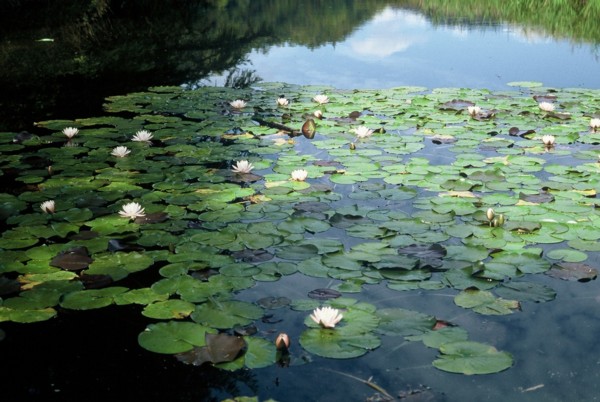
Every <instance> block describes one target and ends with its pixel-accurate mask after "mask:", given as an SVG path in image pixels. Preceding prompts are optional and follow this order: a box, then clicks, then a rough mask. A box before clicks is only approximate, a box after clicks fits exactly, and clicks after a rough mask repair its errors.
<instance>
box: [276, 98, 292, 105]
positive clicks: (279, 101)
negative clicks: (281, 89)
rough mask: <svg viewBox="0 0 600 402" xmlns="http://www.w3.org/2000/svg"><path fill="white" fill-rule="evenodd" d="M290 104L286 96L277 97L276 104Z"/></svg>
mask: <svg viewBox="0 0 600 402" xmlns="http://www.w3.org/2000/svg"><path fill="white" fill-rule="evenodd" d="M289 104H290V101H289V100H287V99H286V98H284V97H283V96H280V97H279V98H277V106H287V105H289Z"/></svg>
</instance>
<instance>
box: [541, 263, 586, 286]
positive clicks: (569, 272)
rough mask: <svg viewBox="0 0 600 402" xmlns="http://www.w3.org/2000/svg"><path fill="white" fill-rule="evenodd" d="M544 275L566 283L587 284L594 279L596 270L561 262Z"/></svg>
mask: <svg viewBox="0 0 600 402" xmlns="http://www.w3.org/2000/svg"><path fill="white" fill-rule="evenodd" d="M546 275H548V276H551V277H553V278H557V279H564V280H567V281H579V282H588V281H590V280H592V279H596V277H597V276H598V270H596V269H595V268H592V267H590V266H589V265H586V264H579V263H569V262H563V263H560V264H555V265H553V266H552V269H550V270H549V271H548V272H546Z"/></svg>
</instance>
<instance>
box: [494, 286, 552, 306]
mask: <svg viewBox="0 0 600 402" xmlns="http://www.w3.org/2000/svg"><path fill="white" fill-rule="evenodd" d="M495 293H496V294H497V295H498V296H500V297H503V298H504V299H514V300H519V301H522V302H524V301H531V302H535V303H541V302H548V301H551V300H554V298H555V297H556V291H555V290H553V289H552V288H549V287H548V286H545V285H541V284H539V283H534V282H507V283H503V284H502V285H500V286H499V287H498V288H497V289H495Z"/></svg>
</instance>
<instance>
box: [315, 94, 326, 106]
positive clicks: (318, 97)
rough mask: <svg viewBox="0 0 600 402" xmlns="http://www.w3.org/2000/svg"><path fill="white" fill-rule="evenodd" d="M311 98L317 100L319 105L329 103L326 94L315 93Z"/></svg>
mask: <svg viewBox="0 0 600 402" xmlns="http://www.w3.org/2000/svg"><path fill="white" fill-rule="evenodd" d="M313 100H314V101H315V102H317V103H318V104H319V105H322V104H324V103H329V97H328V96H327V95H323V94H319V95H315V97H314V98H313Z"/></svg>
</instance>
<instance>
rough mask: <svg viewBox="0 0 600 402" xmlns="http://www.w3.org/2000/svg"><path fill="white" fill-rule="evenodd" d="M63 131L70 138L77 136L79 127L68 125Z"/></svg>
mask: <svg viewBox="0 0 600 402" xmlns="http://www.w3.org/2000/svg"><path fill="white" fill-rule="evenodd" d="M62 133H63V134H64V135H66V136H67V137H68V138H69V139H71V138H73V137H75V136H76V135H77V133H79V129H77V128H75V127H66V128H64V129H63V131H62Z"/></svg>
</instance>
